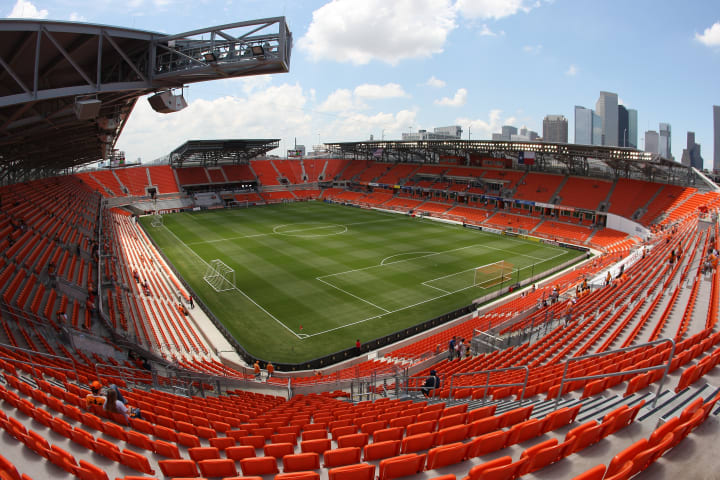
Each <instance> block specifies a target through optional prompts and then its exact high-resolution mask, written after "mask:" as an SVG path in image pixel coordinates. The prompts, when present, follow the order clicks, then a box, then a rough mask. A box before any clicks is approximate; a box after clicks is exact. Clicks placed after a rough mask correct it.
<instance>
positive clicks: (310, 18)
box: [0, 0, 720, 167]
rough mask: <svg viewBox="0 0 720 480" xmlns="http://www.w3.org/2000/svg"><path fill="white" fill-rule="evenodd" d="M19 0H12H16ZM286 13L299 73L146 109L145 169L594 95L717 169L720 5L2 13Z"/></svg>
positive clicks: (128, 141) (485, 116)
mask: <svg viewBox="0 0 720 480" xmlns="http://www.w3.org/2000/svg"><path fill="white" fill-rule="evenodd" d="M13 2H14V3H13ZM280 15H284V16H285V17H287V23H288V25H289V27H290V30H291V31H292V32H293V37H294V48H293V54H292V60H291V66H290V72H289V73H286V74H279V75H274V76H262V77H252V78H249V79H234V80H222V81H215V82H207V83H204V84H193V85H192V86H191V87H190V88H189V89H188V90H186V98H187V99H188V101H189V103H190V105H189V107H188V108H187V109H185V110H183V111H182V112H179V113H175V114H170V115H162V114H158V113H155V112H153V111H152V110H151V109H150V108H149V107H148V105H147V102H146V101H145V100H141V101H140V102H138V105H137V106H136V108H135V111H134V112H133V115H132V117H131V118H130V120H129V122H128V124H127V126H126V128H125V130H124V132H123V136H122V137H121V139H120V141H119V143H118V147H119V148H120V149H122V150H125V151H126V152H127V156H128V158H129V159H135V158H137V157H142V158H143V161H145V162H147V161H150V160H152V159H154V158H157V157H159V156H161V155H164V154H167V153H168V152H169V151H171V150H172V149H173V148H175V147H176V146H178V145H179V144H181V143H182V142H184V141H185V140H187V139H198V138H281V139H282V144H281V147H282V149H283V150H285V149H287V148H289V147H291V146H292V142H293V141H294V139H295V138H297V141H298V143H300V144H305V145H306V146H307V147H308V149H310V146H311V145H314V144H317V143H318V140H320V141H321V142H322V141H328V142H331V141H360V140H366V139H368V138H369V136H370V135H374V136H375V138H379V137H381V136H382V135H383V132H384V136H385V138H386V139H397V138H400V137H401V134H402V132H408V131H410V130H412V131H416V130H418V129H419V128H427V129H432V128H433V127H436V126H445V125H456V124H457V125H460V126H462V128H463V130H464V138H467V136H468V130H470V135H471V137H472V138H474V139H478V138H490V135H491V133H492V132H496V131H499V128H500V126H501V125H503V124H512V125H515V126H518V127H521V126H523V125H525V126H527V127H528V128H529V129H531V130H536V131H538V132H539V133H541V134H542V119H543V117H544V116H545V115H546V114H563V115H565V116H566V117H567V118H568V120H569V122H570V139H571V140H572V137H573V132H572V124H573V121H574V115H573V109H574V106H575V105H583V106H586V107H589V108H594V106H595V102H596V100H597V98H598V95H599V92H600V91H601V90H606V91H611V92H616V93H618V95H619V97H620V99H621V101H622V103H624V104H625V105H626V106H627V107H628V108H635V109H637V110H638V130H639V135H638V136H639V143H640V146H642V145H643V140H642V137H643V134H644V132H645V130H657V129H658V123H659V122H668V123H670V124H671V126H672V132H673V136H672V142H673V149H672V150H673V154H674V155H675V157H676V158H677V159H679V158H680V156H681V153H682V149H683V148H684V146H685V134H686V132H687V131H688V130H691V131H695V133H696V141H697V142H698V143H700V144H701V145H702V155H703V157H704V159H705V166H706V167H710V166H711V163H712V154H713V152H712V149H713V138H712V105H713V104H715V105H718V104H720V80H719V79H720V7H719V5H718V2H717V0H694V1H690V2H676V1H669V0H634V1H627V0H603V1H598V0H362V1H361V0H334V1H311V0H296V1H291V0H284V1H280V0H278V1H273V0H226V1H223V2H218V1H212V2H211V1H207V0H128V1H124V2H118V1H117V0H96V1H94V2H86V1H76V0H53V1H45V0H31V1H26V0H5V1H4V2H3V3H1V4H0V16H5V17H9V16H13V17H18V16H19V17H33V18H47V19H52V20H74V21H81V22H88V23H99V24H109V25H118V26H123V27H131V28H138V29H146V30H154V31H160V32H166V33H181V32H184V31H189V30H193V29H197V28H203V27H210V26H213V25H220V24H225V23H229V22H234V21H241V20H250V19H255V18H264V17H274V16H280Z"/></svg>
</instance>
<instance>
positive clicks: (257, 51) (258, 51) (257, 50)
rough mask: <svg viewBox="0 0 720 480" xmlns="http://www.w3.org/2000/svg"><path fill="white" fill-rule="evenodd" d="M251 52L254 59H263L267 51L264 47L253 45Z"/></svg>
mask: <svg viewBox="0 0 720 480" xmlns="http://www.w3.org/2000/svg"><path fill="white" fill-rule="evenodd" d="M250 50H251V51H252V54H253V57H262V56H264V55H265V49H264V48H263V47H262V45H253V46H252V47H250Z"/></svg>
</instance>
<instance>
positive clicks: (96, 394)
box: [85, 380, 106, 409]
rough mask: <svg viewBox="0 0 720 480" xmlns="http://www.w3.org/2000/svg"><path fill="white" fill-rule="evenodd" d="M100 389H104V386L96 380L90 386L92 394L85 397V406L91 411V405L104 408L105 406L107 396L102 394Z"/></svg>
mask: <svg viewBox="0 0 720 480" xmlns="http://www.w3.org/2000/svg"><path fill="white" fill-rule="evenodd" d="M100 389H102V384H101V383H100V382H98V381H97V380H95V381H94V382H92V383H91V384H90V391H91V392H92V393H89V394H88V395H87V396H85V405H86V406H87V408H88V409H89V408H90V406H91V405H99V406H101V407H102V406H103V405H105V400H106V399H105V396H104V395H102V394H101V393H100Z"/></svg>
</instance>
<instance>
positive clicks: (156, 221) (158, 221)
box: [150, 210, 163, 228]
mask: <svg viewBox="0 0 720 480" xmlns="http://www.w3.org/2000/svg"><path fill="white" fill-rule="evenodd" d="M150 226H151V227H153V228H159V227H162V226H163V216H162V215H160V214H159V213H158V211H157V210H155V212H153V214H152V220H151V221H150Z"/></svg>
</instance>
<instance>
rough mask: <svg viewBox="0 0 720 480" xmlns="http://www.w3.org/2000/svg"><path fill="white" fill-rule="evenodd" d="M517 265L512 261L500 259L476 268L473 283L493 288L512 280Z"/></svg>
mask: <svg viewBox="0 0 720 480" xmlns="http://www.w3.org/2000/svg"><path fill="white" fill-rule="evenodd" d="M514 268H515V266H514V265H513V264H512V263H509V262H506V261H505V260H500V261H499V262H495V263H489V264H487V265H483V266H482V267H478V268H476V269H475V279H474V281H473V285H475V286H477V287H481V288H492V287H495V286H497V285H500V284H501V283H503V282H507V281H509V280H512V277H513V270H514Z"/></svg>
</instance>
